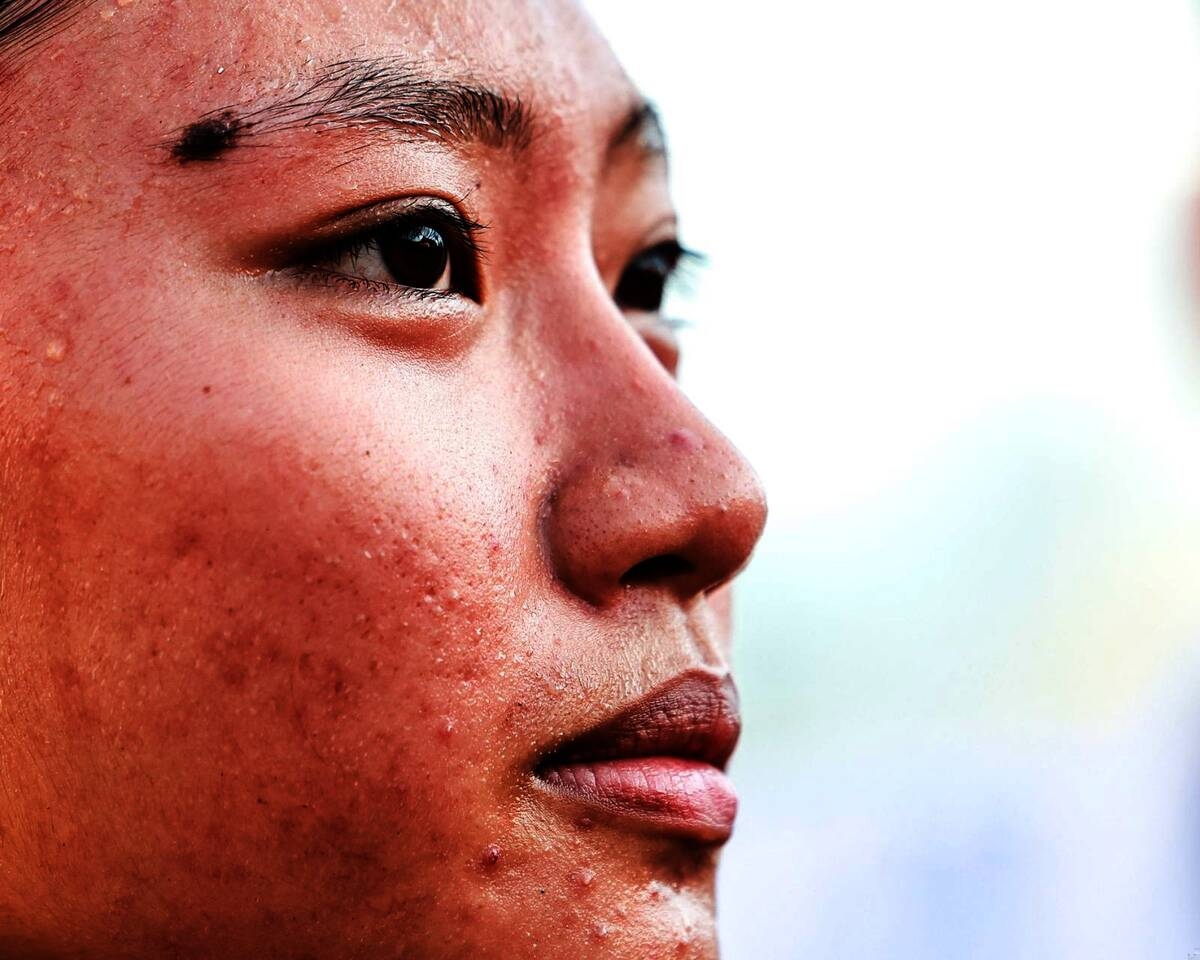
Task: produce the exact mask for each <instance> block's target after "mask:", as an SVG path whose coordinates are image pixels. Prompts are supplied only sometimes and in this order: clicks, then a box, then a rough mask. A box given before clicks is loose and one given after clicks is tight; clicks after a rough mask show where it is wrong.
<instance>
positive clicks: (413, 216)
mask: <svg viewBox="0 0 1200 960" xmlns="http://www.w3.org/2000/svg"><path fill="white" fill-rule="evenodd" d="M369 220H370V222H369V223H368V224H367V225H365V226H363V227H361V228H359V229H358V230H356V231H355V232H354V233H352V234H351V235H350V236H348V237H346V238H344V239H340V240H334V241H330V242H328V243H326V244H325V245H324V246H323V247H322V248H321V249H319V250H317V251H315V252H312V253H310V254H309V255H308V256H307V257H305V259H306V260H307V264H308V267H309V268H310V269H311V270H312V271H313V272H314V273H316V274H319V275H320V276H321V277H322V278H323V279H325V280H333V281H337V282H345V283H350V284H352V285H356V286H362V285H374V286H380V287H382V288H386V289H388V290H390V291H393V292H395V291H397V290H399V291H401V292H403V293H404V294H406V295H409V296H418V297H429V296H462V297H467V298H469V299H471V300H475V301H478V300H479V283H478V268H477V264H478V260H479V246H478V243H477V241H476V239H475V237H476V234H477V233H478V232H479V231H480V230H482V229H483V226H482V225H481V224H478V223H475V222H474V221H471V220H469V219H467V218H466V217H464V216H463V215H462V214H461V213H459V212H458V211H457V210H455V209H453V208H452V207H450V206H449V205H448V204H447V205H443V204H442V203H441V202H438V201H432V202H428V203H424V204H415V205H414V204H411V203H410V204H408V205H406V206H405V207H404V209H402V210H401V211H400V212H399V213H395V214H393V215H391V216H389V215H388V214H387V211H382V212H379V213H375V214H372V215H370V217H369Z"/></svg>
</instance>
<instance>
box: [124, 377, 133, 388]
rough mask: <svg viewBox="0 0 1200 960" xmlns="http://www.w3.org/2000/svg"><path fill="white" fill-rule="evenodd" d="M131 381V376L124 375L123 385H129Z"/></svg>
mask: <svg viewBox="0 0 1200 960" xmlns="http://www.w3.org/2000/svg"><path fill="white" fill-rule="evenodd" d="M131 383H133V377H126V378H125V386H129V385H130V384H131Z"/></svg>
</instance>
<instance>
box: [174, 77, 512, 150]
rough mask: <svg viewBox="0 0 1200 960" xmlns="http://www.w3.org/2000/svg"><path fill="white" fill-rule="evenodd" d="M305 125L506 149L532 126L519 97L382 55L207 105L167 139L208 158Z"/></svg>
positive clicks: (181, 147) (176, 146)
mask: <svg viewBox="0 0 1200 960" xmlns="http://www.w3.org/2000/svg"><path fill="white" fill-rule="evenodd" d="M306 127H323V128H330V127H334V128H344V127H368V128H369V127H379V128H387V129H389V130H391V131H392V132H399V133H400V134H401V135H402V136H404V137H406V138H408V139H412V140H414V141H415V140H434V141H443V142H451V143H482V144H484V145H486V146H490V147H496V148H499V149H504V150H508V151H510V152H513V153H520V152H522V151H523V150H525V149H526V148H527V147H528V146H529V144H530V143H531V141H532V139H533V129H534V126H533V118H532V115H531V112H530V110H529V108H528V107H527V106H526V105H525V104H524V103H523V102H522V101H521V100H520V98H519V97H512V96H508V95H506V94H503V93H500V92H498V91H496V90H492V89H490V88H488V87H485V86H481V85H477V84H475V83H472V82H470V81H465V80H453V79H438V78H435V77H432V76H429V75H427V74H423V73H421V72H420V71H419V70H418V69H416V68H414V67H413V66H412V64H411V63H408V62H406V61H400V60H397V59H395V58H391V57H383V58H376V59H365V60H343V61H340V62H338V63H334V64H330V65H329V66H327V67H324V68H323V69H322V70H321V71H320V72H319V73H318V74H317V75H316V76H315V77H314V78H312V79H311V80H309V81H308V82H307V83H306V84H305V85H304V86H303V87H302V88H300V89H299V90H298V91H296V92H295V93H292V94H289V95H285V96H282V97H280V98H278V99H275V100H272V101H271V102H269V103H265V104H261V105H256V106H252V107H250V108H249V109H247V108H245V107H244V106H243V107H240V108H239V107H237V106H228V107H221V108H218V109H216V110H212V111H210V112H209V113H206V114H205V115H204V116H202V117H200V118H199V119H198V120H196V121H195V122H193V123H190V124H188V125H187V126H186V127H183V128H182V129H180V130H176V131H174V133H173V134H172V136H171V139H170V141H169V146H170V152H171V156H172V157H173V158H174V159H176V160H177V161H179V162H180V163H192V162H196V161H212V160H218V159H221V158H222V157H224V156H225V155H226V154H228V153H229V151H230V150H232V149H233V148H234V147H237V146H242V145H245V144H248V143H252V142H253V140H254V138H256V137H258V136H262V135H265V134H270V133H277V132H280V131H285V130H296V129H303V128H306Z"/></svg>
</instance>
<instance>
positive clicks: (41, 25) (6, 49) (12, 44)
mask: <svg viewBox="0 0 1200 960" xmlns="http://www.w3.org/2000/svg"><path fill="white" fill-rule="evenodd" d="M93 2H94V0H0V74H3V72H4V71H5V70H7V69H8V68H10V67H11V66H12V65H13V64H14V63H16V62H17V61H19V60H20V59H21V58H22V57H24V56H25V55H26V54H28V53H29V51H30V50H32V49H33V48H34V47H35V46H37V44H38V43H40V42H41V41H42V40H45V39H46V38H47V37H50V36H53V35H54V34H55V33H57V32H58V31H59V30H61V29H62V28H63V27H65V26H66V25H67V21H68V20H69V19H70V14H72V13H75V12H76V11H78V10H80V9H82V8H83V7H85V6H88V5H89V4H91V3H93Z"/></svg>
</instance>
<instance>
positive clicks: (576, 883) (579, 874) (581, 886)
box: [568, 867, 596, 893]
mask: <svg viewBox="0 0 1200 960" xmlns="http://www.w3.org/2000/svg"><path fill="white" fill-rule="evenodd" d="M568 879H569V880H570V881H571V886H572V887H574V888H575V891H576V892H577V893H583V892H584V891H585V890H587V888H588V887H590V886H591V885H592V882H593V881H594V880H595V879H596V871H595V870H591V869H589V868H588V867H579V868H578V869H576V870H572V871H571V874H570V876H569V877H568Z"/></svg>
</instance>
